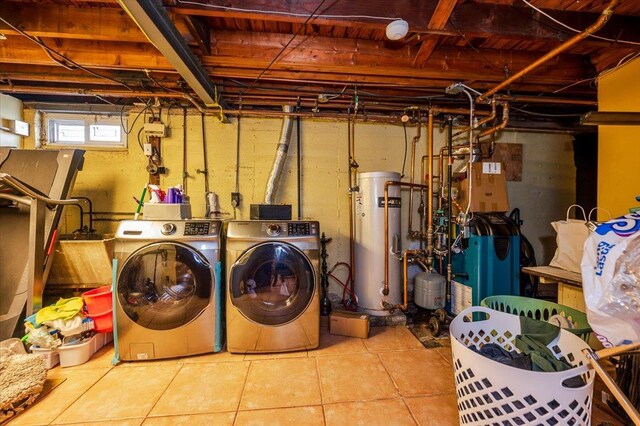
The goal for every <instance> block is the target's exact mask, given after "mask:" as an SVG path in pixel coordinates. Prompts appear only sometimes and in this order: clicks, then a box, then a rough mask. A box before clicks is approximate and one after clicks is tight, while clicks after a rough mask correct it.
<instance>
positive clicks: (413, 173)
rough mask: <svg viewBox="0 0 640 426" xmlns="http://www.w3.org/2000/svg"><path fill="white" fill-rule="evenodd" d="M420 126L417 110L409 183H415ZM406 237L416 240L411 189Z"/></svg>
mask: <svg viewBox="0 0 640 426" xmlns="http://www.w3.org/2000/svg"><path fill="white" fill-rule="evenodd" d="M421 129H422V125H421V124H420V109H418V132H417V133H416V136H415V137H414V138H413V140H412V141H411V183H415V168H416V144H417V143H418V142H419V141H420V138H421V137H422V130H421ZM408 228H409V230H408V237H409V238H411V239H414V238H416V235H415V233H414V232H413V188H410V190H409V223H408Z"/></svg>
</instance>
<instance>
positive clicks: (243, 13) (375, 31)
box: [0, 0, 640, 120]
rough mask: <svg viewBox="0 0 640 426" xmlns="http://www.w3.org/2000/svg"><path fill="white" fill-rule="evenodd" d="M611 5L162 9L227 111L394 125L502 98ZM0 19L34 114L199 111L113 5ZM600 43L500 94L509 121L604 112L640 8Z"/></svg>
mask: <svg viewBox="0 0 640 426" xmlns="http://www.w3.org/2000/svg"><path fill="white" fill-rule="evenodd" d="M608 3H609V2H608V1H601V0H579V1H567V0H527V3H525V2H524V0H477V1H469V0H459V1H456V0H431V1H425V0H396V1H393V2H389V1H386V0H325V1H322V0H290V1H286V2H284V1H276V0H242V1H240V0H237V1H236V0H191V1H186V0H185V1H183V0H165V1H163V2H162V3H161V4H162V5H163V6H164V8H165V9H166V11H167V12H168V13H169V16H170V19H171V20H172V22H173V23H174V24H175V27H176V28H177V29H178V31H179V33H180V34H181V35H182V37H183V38H184V40H185V41H186V42H187V44H188V46H189V48H190V49H191V51H192V52H193V53H194V54H195V55H196V56H197V57H198V59H199V60H200V62H201V63H202V65H203V66H204V68H205V70H206V71H207V73H208V74H209V76H210V78H211V81H212V82H213V83H214V84H215V85H216V87H217V91H218V94H219V95H220V100H221V102H222V103H223V104H224V106H225V108H227V109H229V110H237V109H240V108H241V109H243V110H251V109H266V110H276V109H278V110H279V109H280V108H281V106H282V105H283V104H285V103H289V104H293V105H295V104H296V103H298V102H299V104H300V105H301V107H302V108H303V109H304V110H307V111H312V110H313V111H320V112H322V111H341V112H346V111H347V108H348V107H349V106H352V107H353V105H354V100H355V99H356V94H357V99H358V101H359V106H360V108H361V109H364V110H365V111H369V112H372V113H379V114H390V115H393V114H399V113H401V112H402V109H403V108H404V107H407V106H409V105H417V106H429V105H434V104H435V105H443V106H455V107H461V108H463V107H465V105H466V97H464V96H460V95H458V96H453V95H446V94H445V92H444V89H445V88H446V87H447V86H449V85H450V84H452V83H454V82H457V81H461V82H463V83H464V84H466V85H467V86H469V87H472V88H473V89H476V90H478V91H481V92H482V91H485V90H488V89H490V88H492V87H494V86H495V85H496V84H498V83H499V82H501V81H503V80H504V79H505V78H507V77H508V76H509V75H512V74H515V73H516V72H518V71H519V70H521V69H522V68H524V67H525V66H527V65H529V64H530V63H532V62H533V61H534V60H536V59H537V58H539V57H540V56H541V55H543V54H545V53H546V52H549V51H550V50H552V49H553V48H554V47H556V46H558V45H559V44H561V43H562V42H563V41H565V40H567V39H569V38H571V37H572V36H574V35H575V34H576V33H575V32H574V31H572V30H571V29H568V28H567V27H571V28H573V29H575V30H583V29H585V28H587V27H588V26H589V25H591V24H593V23H594V22H595V21H596V20H597V19H598V16H599V15H600V13H601V12H602V11H603V10H604V9H605V7H606V5H607V4H608ZM159 4H160V3H159ZM536 9H538V10H536ZM314 11H315V13H314ZM545 15H548V16H545ZM0 17H1V18H2V20H4V21H6V22H1V21H0V33H1V34H4V36H5V38H4V39H2V40H0V80H1V81H0V91H2V92H4V93H8V94H12V95H13V96H17V97H21V98H23V99H28V100H52V99H53V100H55V99H65V100H66V101H68V100H69V99H76V98H77V100H78V101H79V102H96V101H98V102H112V103H115V104H122V103H126V102H132V101H134V100H135V99H136V98H137V97H142V98H148V97H149V96H151V97H152V96H153V95H154V93H156V94H160V95H162V96H163V97H167V98H169V97H172V96H173V97H174V98H176V99H177V100H179V101H181V102H184V101H185V99H184V97H183V95H182V93H183V92H185V91H186V92H187V93H189V94H190V95H193V96H194V97H196V95H195V93H194V92H193V91H192V90H191V88H190V87H189V86H188V85H187V84H186V83H185V82H184V80H183V79H182V78H181V76H180V75H179V74H178V73H177V72H176V70H175V68H174V67H173V66H172V65H171V64H170V63H169V61H168V60H167V59H166V58H165V57H164V56H163V55H162V54H161V53H160V52H159V51H158V50H156V48H155V47H154V45H153V44H151V42H149V40H148V39H147V38H146V37H145V35H144V34H143V33H142V31H141V30H140V29H139V28H138V26H137V25H136V24H135V23H134V21H133V20H132V19H131V18H130V17H129V16H128V15H127V13H126V12H125V11H124V10H123V9H122V8H121V7H120V5H119V4H118V2H117V1H115V0H107V1H94V0H85V1H74V0H26V1H25V0H22V1H12V0H5V1H3V2H1V3H0ZM396 18H402V19H404V20H406V21H407V22H408V23H409V33H408V34H407V36H406V37H404V38H403V39H402V40H400V41H389V40H387V39H386V37H385V28H386V26H387V24H388V23H389V22H391V21H392V20H393V19H396ZM558 22H560V23H562V24H564V25H565V26H566V27H565V26H563V25H560V24H559V23H558ZM8 24H10V25H8ZM12 27H15V28H16V29H19V30H21V31H23V32H24V33H25V34H27V35H29V36H31V37H33V38H35V39H36V40H38V41H40V42H41V43H43V44H44V45H46V46H47V47H48V48H49V49H51V50H50V51H49V52H47V51H46V50H45V49H44V48H43V47H42V46H41V45H38V44H37V43H36V42H34V41H33V40H30V39H29V38H27V37H25V35H24V34H21V33H20V32H19V31H17V30H16V29H14V28H12ZM597 35H598V36H599V37H601V38H594V37H589V38H587V39H585V40H583V41H581V42H580V43H578V44H576V45H575V46H573V47H572V48H570V49H569V50H567V51H566V52H564V53H562V54H560V55H558V56H556V57H555V58H553V59H551V60H550V61H549V62H546V63H545V64H543V65H542V66H540V67H539V68H537V69H535V70H534V71H532V72H531V73H529V74H527V75H525V76H524V77H523V78H521V79H519V80H517V81H515V82H514V83H513V84H511V85H510V86H509V87H507V88H505V89H503V90H501V91H500V92H499V94H501V95H505V96H509V97H510V99H511V100H510V103H511V106H512V110H511V112H512V114H513V115H514V116H516V118H517V117H521V118H524V117H526V118H527V119H529V120H531V119H536V120H541V119H542V118H541V117H542V116H541V115H539V114H540V113H552V114H560V115H566V116H567V118H572V119H573V118H575V117H572V116H573V115H574V114H578V113H580V112H585V111H589V110H594V109H596V85H595V84H596V83H595V77H596V76H597V75H598V74H599V73H601V72H603V71H605V70H607V69H610V68H612V67H615V66H616V65H617V64H619V62H620V61H624V60H628V59H629V58H631V57H633V56H634V55H635V54H636V53H638V52H640V1H632V0H627V1H621V2H620V4H618V5H617V6H616V7H615V9H614V14H613V16H612V17H611V19H610V20H609V22H608V23H606V25H605V26H604V27H603V28H602V29H601V30H600V31H598V32H597ZM285 46H286V48H285ZM54 52H57V53H59V54H61V55H64V57H62V56H59V55H57V54H56V53H54ZM276 58H277V59H276ZM68 59H69V60H71V61H73V63H72V62H70V61H68ZM274 59H275V61H274ZM74 63H75V64H79V65H81V66H82V67H85V68H86V69H88V70H90V71H93V73H90V72H87V71H86V70H83V69H79V68H77V67H76V65H74ZM96 74H99V75H96ZM122 83H124V84H122ZM125 85H126V86H125ZM319 95H320V96H319ZM70 97H71V98H70ZM318 100H319V101H318ZM523 111H526V112H533V113H534V114H535V115H532V114H528V113H526V112H523Z"/></svg>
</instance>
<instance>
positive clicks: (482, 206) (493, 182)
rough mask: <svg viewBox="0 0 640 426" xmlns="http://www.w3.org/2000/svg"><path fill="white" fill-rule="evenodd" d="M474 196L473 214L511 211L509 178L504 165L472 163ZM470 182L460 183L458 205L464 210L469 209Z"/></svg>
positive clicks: (472, 197)
mask: <svg viewBox="0 0 640 426" xmlns="http://www.w3.org/2000/svg"><path fill="white" fill-rule="evenodd" d="M471 173H472V177H473V180H472V188H471V191H472V196H471V212H475V213H488V212H506V211H509V197H508V195H507V177H506V173H505V171H504V166H503V165H502V163H497V162H487V161H484V162H476V163H472V171H471ZM468 193H469V180H468V179H465V180H463V181H461V182H460V192H459V194H460V196H459V197H458V204H459V205H460V207H461V208H462V209H466V208H467V203H468V199H469V194H468Z"/></svg>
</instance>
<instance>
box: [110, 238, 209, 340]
mask: <svg viewBox="0 0 640 426" xmlns="http://www.w3.org/2000/svg"><path fill="white" fill-rule="evenodd" d="M213 284H214V278H213V275H212V271H211V267H210V265H209V263H208V262H207V261H206V259H205V258H204V257H202V256H201V255H200V254H199V253H198V252H197V251H195V250H194V249H193V248H191V247H189V246H186V245H183V244H179V243H155V244H150V245H148V246H145V247H143V248H141V249H140V250H138V251H136V252H134V253H133V254H132V255H131V256H130V257H129V258H128V259H127V260H126V261H125V263H124V265H123V267H122V270H121V272H120V276H119V277H118V301H119V303H120V306H121V307H122V309H123V311H124V312H125V313H126V314H127V316H128V317H129V318H131V320H132V321H135V322H136V323H137V324H139V325H141V326H142V327H145V328H149V329H152V330H170V329H173V328H177V327H180V326H182V325H184V324H187V323H189V322H190V321H192V320H193V319H194V318H196V317H197V316H198V315H200V313H201V312H202V311H203V310H204V309H205V308H206V307H207V305H208V304H209V300H210V299H211V292H212V289H213Z"/></svg>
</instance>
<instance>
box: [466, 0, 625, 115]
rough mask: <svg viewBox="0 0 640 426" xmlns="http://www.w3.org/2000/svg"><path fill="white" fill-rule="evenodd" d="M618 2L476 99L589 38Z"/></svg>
mask: <svg viewBox="0 0 640 426" xmlns="http://www.w3.org/2000/svg"><path fill="white" fill-rule="evenodd" d="M617 4H618V0H611V1H610V2H609V4H608V5H607V7H606V8H605V9H604V10H603V11H602V13H601V14H600V16H599V17H598V20H597V21H596V22H594V23H593V24H592V25H590V26H589V27H588V28H587V29H585V30H584V31H583V32H581V33H578V34H576V35H575V36H573V37H571V38H570V39H569V40H567V41H565V42H564V43H562V44H561V45H560V46H558V47H556V48H555V49H553V50H552V51H550V52H549V53H547V54H546V55H543V56H542V57H540V58H538V59H537V60H535V61H534V62H533V63H531V64H529V65H527V66H526V67H524V68H523V69H522V70H520V71H518V72H517V73H515V74H513V75H512V76H511V77H509V78H507V79H506V80H504V81H503V82H502V83H500V84H498V85H497V86H495V87H494V88H493V89H490V90H488V91H486V92H485V93H483V94H482V95H480V96H478V98H477V99H476V102H483V101H484V100H485V99H487V98H488V97H489V96H491V95H493V94H494V93H496V92H497V91H499V90H500V89H503V88H505V87H507V86H508V85H510V84H511V83H513V82H514V81H516V80H518V79H520V78H521V77H522V76H524V75H525V74H527V73H529V72H531V71H533V70H534V69H536V68H538V67H539V66H540V65H542V64H544V63H545V62H547V61H548V60H550V59H552V58H554V57H556V56H558V55H559V54H561V53H562V52H564V51H566V50H567V49H569V48H571V47H572V46H574V45H575V44H576V43H578V42H579V41H581V40H583V39H585V38H587V37H588V36H590V35H591V34H593V33H595V32H596V31H598V30H599V29H600V28H602V27H603V26H604V24H606V23H607V21H608V20H609V18H610V17H611V15H612V14H613V8H614V7H616V5H617Z"/></svg>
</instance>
